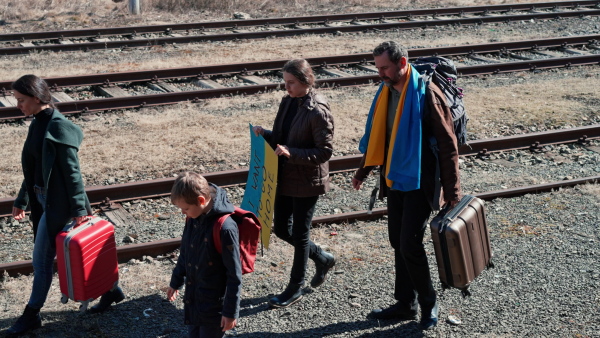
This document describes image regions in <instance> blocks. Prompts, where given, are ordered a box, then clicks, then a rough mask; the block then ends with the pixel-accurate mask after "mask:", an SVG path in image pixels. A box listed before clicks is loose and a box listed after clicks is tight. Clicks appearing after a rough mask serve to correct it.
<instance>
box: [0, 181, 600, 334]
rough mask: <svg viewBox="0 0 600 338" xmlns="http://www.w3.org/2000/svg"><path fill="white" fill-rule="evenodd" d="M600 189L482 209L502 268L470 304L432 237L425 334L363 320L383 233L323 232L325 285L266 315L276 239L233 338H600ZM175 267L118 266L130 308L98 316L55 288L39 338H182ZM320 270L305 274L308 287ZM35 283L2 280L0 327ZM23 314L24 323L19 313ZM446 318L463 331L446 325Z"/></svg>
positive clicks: (378, 289)
mask: <svg viewBox="0 0 600 338" xmlns="http://www.w3.org/2000/svg"><path fill="white" fill-rule="evenodd" d="M599 191H600V189H599V188H598V187H597V186H595V185H586V186H580V187H575V188H569V189H563V190H561V191H557V192H553V193H544V194H536V195H526V196H523V197H517V198H509V199H497V200H494V201H491V202H488V203H486V209H487V210H486V211H487V218H488V222H489V225H490V236H491V243H492V248H493V255H494V258H493V260H494V264H495V267H494V268H492V269H489V270H486V271H484V272H483V273H482V275H481V276H480V277H479V278H477V279H476V280H475V282H473V283H472V285H471V292H472V296H471V297H468V298H465V299H463V298H462V296H461V295H460V292H459V291H458V290H446V291H445V292H443V293H442V292H441V290H440V287H439V285H440V284H439V279H438V277H437V268H436V266H435V258H434V256H433V246H432V243H431V238H430V236H429V232H427V233H426V237H425V244H426V250H427V252H428V257H429V262H430V270H431V272H432V276H433V280H434V285H435V286H436V289H437V291H438V292H440V304H441V314H440V318H441V322H440V324H439V325H438V327H437V328H436V329H435V330H434V331H431V332H426V333H422V332H421V331H420V330H418V328H417V322H415V321H409V322H397V321H393V320H391V321H378V320H373V319H367V318H366V316H367V314H368V313H369V312H370V311H371V309H373V308H376V307H381V306H387V305H389V304H392V303H393V296H392V292H393V291H392V290H393V263H392V262H393V254H392V250H391V248H390V246H389V243H388V241H387V231H386V221H387V219H385V218H384V219H380V220H376V221H370V222H356V223H353V224H340V225H328V226H321V227H318V228H316V229H313V235H312V236H313V238H314V239H315V241H317V242H318V243H320V244H322V245H324V246H325V247H327V248H328V250H330V251H331V252H333V253H334V254H335V256H336V258H337V264H336V266H335V268H334V269H333V271H331V272H330V274H329V276H328V280H327V281H326V282H325V284H323V285H322V286H321V287H319V288H318V289H315V290H312V289H310V288H308V287H307V288H306V289H305V293H306V294H305V296H304V298H303V299H302V300H301V301H300V302H299V303H297V304H295V305H292V306H291V307H289V308H285V309H276V310H271V309H269V308H268V305H267V300H268V298H269V297H270V296H272V295H275V294H277V293H279V292H281V291H282V290H283V288H284V287H285V285H286V283H287V280H288V278H289V269H290V268H291V264H290V263H291V250H290V248H289V246H288V245H287V244H285V243H283V242H282V241H279V240H278V239H277V238H275V237H272V242H271V249H270V250H268V251H267V250H265V253H266V254H265V256H264V257H261V258H259V260H258V261H257V265H256V270H255V272H254V273H251V274H249V275H245V276H244V279H243V280H244V286H243V290H242V294H243V299H242V308H241V311H240V316H241V318H240V319H239V323H238V326H237V328H236V329H235V331H232V332H230V334H231V335H232V336H238V337H322V336H332V337H367V336H368V337H421V336H422V335H423V334H424V335H425V336H428V337H434V336H442V337H446V336H451V337H466V336H474V335H483V336H518V337H523V336H531V337H598V336H599V335H598V332H600V323H599V322H598V320H597V317H596V316H597V313H598V310H599V306H600V291H598V290H600V267H599V264H598V252H599V246H598V243H599V240H600V231H598V227H597V224H598V222H599V221H600V212H599V211H598V208H597V205H598V202H599V201H600V198H599V193H598V192H599ZM174 259H176V257H175V256H167V257H158V258H150V257H148V258H146V259H145V260H143V261H131V262H129V263H126V264H121V265H120V269H121V285H122V287H123V289H124V290H125V293H126V295H127V298H126V299H125V301H124V302H122V303H120V304H118V305H117V306H114V308H113V309H111V310H110V311H108V312H107V313H105V314H101V315H88V314H85V315H80V314H79V313H78V311H77V304H74V303H72V302H69V303H67V304H66V305H63V304H61V303H60V302H59V301H58V300H59V298H60V293H59V289H58V283H57V282H58V280H56V278H55V281H54V284H53V286H52V290H51V292H50V296H49V298H48V301H47V304H46V306H45V307H44V309H43V310H42V315H43V316H44V327H43V328H41V329H39V330H37V331H36V332H35V335H32V336H40V337H42V336H43V337H65V336H68V337H89V336H100V337H181V336H184V335H185V332H186V331H185V327H184V325H183V323H182V321H183V312H182V303H181V301H180V300H177V301H176V302H174V303H169V302H167V301H165V293H164V288H165V287H166V285H167V284H166V283H168V280H169V276H170V271H171V269H172V268H173V266H174V264H173V260H174ZM313 273H314V266H313V264H312V263H310V264H309V270H308V275H309V277H310V276H312V274H313ZM30 287H31V276H21V277H19V278H5V280H4V282H3V283H2V289H1V291H2V292H1V293H0V305H1V306H2V307H3V308H4V311H0V324H1V326H2V327H4V328H6V327H8V326H9V325H11V324H12V322H13V321H14V320H15V319H16V317H17V316H18V315H19V314H20V313H19V312H20V311H21V309H22V306H24V304H25V299H26V297H25V295H26V294H28V292H29V290H30ZM15 309H18V310H17V311H18V312H14V311H15ZM449 315H453V316H454V317H456V318H458V319H460V320H461V321H462V323H461V324H460V325H452V324H449V323H447V322H446V319H447V318H448V316H449Z"/></svg>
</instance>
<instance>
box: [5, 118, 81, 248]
mask: <svg viewBox="0 0 600 338" xmlns="http://www.w3.org/2000/svg"><path fill="white" fill-rule="evenodd" d="M35 123H36V120H35V119H33V121H32V122H31V125H30V126H29V132H28V135H27V140H26V141H25V145H24V146H23V153H22V155H21V165H22V166H23V176H24V180H23V184H22V185H21V190H20V191H19V195H18V196H17V198H16V199H15V202H14V206H15V207H17V208H19V209H22V210H25V209H26V208H27V206H28V205H29V206H30V207H31V216H30V217H31V221H32V222H33V233H34V234H36V233H37V227H38V223H39V221H40V218H41V217H42V213H43V212H44V210H43V209H42V205H40V204H39V203H38V201H37V198H36V197H35V196H36V195H35V192H34V190H33V186H34V184H35V171H34V170H36V169H35V168H34V167H35V159H33V157H32V156H30V155H28V154H30V153H31V151H29V150H28V147H29V146H30V142H29V141H30V138H31V137H32V136H31V135H32V131H33V129H34V126H35ZM82 141H83V133H82V132H81V129H80V128H79V127H78V126H76V125H75V124H73V123H72V122H71V121H69V120H67V119H66V118H65V116H64V115H63V114H61V113H60V112H59V111H58V110H54V111H53V112H52V116H51V118H50V122H48V127H47V128H46V133H45V135H44V142H43V145H42V157H43V158H42V169H41V170H42V173H43V178H44V183H45V185H46V186H45V187H44V188H45V189H46V223H47V226H48V235H49V236H50V243H51V244H52V245H55V242H54V238H55V237H56V235H57V234H58V233H59V232H60V231H61V230H62V229H63V228H64V226H65V225H66V224H67V223H69V222H70V221H71V219H72V218H73V217H77V216H85V215H91V214H92V209H91V207H90V203H89V200H88V197H87V195H86V193H85V187H84V184H83V179H82V178H81V171H80V168H79V158H78V156H77V152H78V150H79V145H80V144H81V142H82ZM37 170H39V168H38V169H37Z"/></svg>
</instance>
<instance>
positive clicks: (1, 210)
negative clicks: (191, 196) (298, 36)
mask: <svg viewBox="0 0 600 338" xmlns="http://www.w3.org/2000/svg"><path fill="white" fill-rule="evenodd" d="M592 139H600V125H598V124H596V125H591V126H585V127H577V128H568V129H561V130H552V131H548V132H537V133H527V134H523V135H515V136H507V137H499V138H492V139H483V140H473V141H469V143H468V144H467V145H463V146H462V147H461V148H460V149H459V154H460V155H462V156H472V155H480V154H481V155H485V154H488V153H492V152H498V151H506V150H516V149H532V150H539V149H540V148H541V147H543V146H545V145H552V144H564V143H573V142H579V143H582V142H585V141H588V140H592ZM361 156H362V155H349V156H339V157H333V158H332V159H331V160H330V161H329V167H330V171H331V172H332V173H338V172H344V171H350V170H356V169H357V168H358V165H359V164H360V159H361ZM203 175H204V176H205V177H206V179H207V180H208V181H210V182H212V183H215V184H216V185H219V186H232V185H239V184H244V183H246V179H247V177H248V169H237V170H227V171H219V172H212V173H205V174H203ZM174 181H175V178H161V179H156V180H148V181H139V182H131V183H124V184H113V185H108V186H93V187H88V188H86V193H87V195H88V198H89V199H90V202H91V203H92V204H99V203H101V202H103V201H104V200H105V199H106V198H109V199H110V200H111V201H113V202H124V201H131V200H135V199H141V198H154V197H163V196H168V195H169V194H170V192H171V187H172V186H173V182H174ZM14 201H15V199H14V198H3V199H0V217H6V216H9V215H10V214H11V213H12V206H13V204H14Z"/></svg>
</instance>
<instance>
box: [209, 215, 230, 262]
mask: <svg viewBox="0 0 600 338" xmlns="http://www.w3.org/2000/svg"><path fill="white" fill-rule="evenodd" d="M229 216H231V214H223V215H221V216H219V218H217V220H216V221H215V224H213V243H215V249H217V252H218V253H219V254H221V253H223V250H222V248H221V229H223V223H225V220H226V219H227V218H228V217H229Z"/></svg>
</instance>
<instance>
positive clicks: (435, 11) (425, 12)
mask: <svg viewBox="0 0 600 338" xmlns="http://www.w3.org/2000/svg"><path fill="white" fill-rule="evenodd" d="M595 6H596V7H597V6H600V1H589V0H586V1H561V2H540V3H535V4H527V3H525V4H522V3H518V4H506V5H490V6H473V7H451V8H431V9H413V10H402V11H387V12H368V13H348V14H330V15H315V16H296V17H275V18H260V19H247V20H225V21H203V22H194V23H182V24H165V25H152V26H125V27H110V28H87V29H76V30H61V31H46V32H20V33H9V34H0V42H10V41H32V40H53V39H64V38H84V37H100V36H116V35H121V36H123V35H137V34H147V33H165V32H176V31H188V30H204V29H227V28H237V27H252V26H269V25H293V24H299V23H305V24H306V23H323V22H336V21H345V20H381V19H392V18H411V17H418V16H437V15H464V14H484V15H485V14H488V13H494V12H504V11H507V12H511V11H524V10H536V9H557V8H565V7H567V8H569V7H573V8H582V7H584V8H587V7H595Z"/></svg>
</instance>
